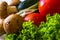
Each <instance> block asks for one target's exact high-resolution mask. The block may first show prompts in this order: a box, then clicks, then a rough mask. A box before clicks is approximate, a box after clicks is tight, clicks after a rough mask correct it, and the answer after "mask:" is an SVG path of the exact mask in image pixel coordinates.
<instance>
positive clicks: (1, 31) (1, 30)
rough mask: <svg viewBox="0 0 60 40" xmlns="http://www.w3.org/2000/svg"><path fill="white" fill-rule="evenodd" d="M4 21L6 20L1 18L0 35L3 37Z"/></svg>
mask: <svg viewBox="0 0 60 40" xmlns="http://www.w3.org/2000/svg"><path fill="white" fill-rule="evenodd" d="M3 21H4V19H1V18H0V35H2V34H3V33H5V31H4V28H3Z"/></svg>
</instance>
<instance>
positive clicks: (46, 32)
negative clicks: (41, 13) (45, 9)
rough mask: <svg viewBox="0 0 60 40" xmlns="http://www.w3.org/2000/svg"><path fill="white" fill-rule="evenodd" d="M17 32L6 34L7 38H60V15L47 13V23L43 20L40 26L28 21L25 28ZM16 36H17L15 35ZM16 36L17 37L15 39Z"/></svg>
mask: <svg viewBox="0 0 60 40" xmlns="http://www.w3.org/2000/svg"><path fill="white" fill-rule="evenodd" d="M16 35H17V34H12V35H11V34H8V35H6V38H5V39H6V40H9V39H10V40H60V15H59V14H55V15H53V16H50V15H47V21H46V23H44V22H42V23H41V24H40V25H39V27H37V26H35V25H33V22H31V21H28V22H24V23H23V29H22V31H21V32H19V35H17V36H16ZM14 36H16V37H14ZM14 38H15V39H14Z"/></svg>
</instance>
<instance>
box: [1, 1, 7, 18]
mask: <svg viewBox="0 0 60 40" xmlns="http://www.w3.org/2000/svg"><path fill="white" fill-rule="evenodd" d="M7 15H8V14H7V3H6V2H4V1H2V2H0V18H6V17H7Z"/></svg>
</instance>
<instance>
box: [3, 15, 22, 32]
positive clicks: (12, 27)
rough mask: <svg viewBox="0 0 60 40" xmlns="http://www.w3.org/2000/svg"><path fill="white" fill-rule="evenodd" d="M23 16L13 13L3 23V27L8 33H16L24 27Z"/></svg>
mask: <svg viewBox="0 0 60 40" xmlns="http://www.w3.org/2000/svg"><path fill="white" fill-rule="evenodd" d="M22 22H23V20H22V17H21V16H19V15H18V14H11V15H10V16H8V17H7V18H6V19H5V20H4V23H3V27H4V30H5V32H6V33H16V32H18V31H19V30H21V29H22Z"/></svg>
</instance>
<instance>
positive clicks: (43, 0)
mask: <svg viewBox="0 0 60 40" xmlns="http://www.w3.org/2000/svg"><path fill="white" fill-rule="evenodd" d="M38 8H39V12H40V14H41V15H42V16H44V17H45V16H46V15H47V14H48V13H50V15H53V14H54V13H60V0H40V2H39V4H38Z"/></svg>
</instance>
